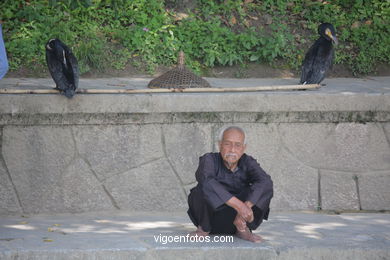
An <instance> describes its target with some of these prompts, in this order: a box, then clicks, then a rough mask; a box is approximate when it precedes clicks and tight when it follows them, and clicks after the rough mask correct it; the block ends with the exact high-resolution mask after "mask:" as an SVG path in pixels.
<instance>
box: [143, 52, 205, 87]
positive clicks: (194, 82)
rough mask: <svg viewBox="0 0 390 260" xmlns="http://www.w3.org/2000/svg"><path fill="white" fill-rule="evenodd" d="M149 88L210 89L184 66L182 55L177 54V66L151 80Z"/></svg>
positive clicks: (180, 53) (181, 53)
mask: <svg viewBox="0 0 390 260" xmlns="http://www.w3.org/2000/svg"><path fill="white" fill-rule="evenodd" d="M148 87H149V88H210V87H211V86H210V84H209V83H208V82H207V81H206V80H204V79H202V78H201V77H199V76H197V75H195V74H194V73H193V72H192V71H190V70H189V69H188V68H187V67H186V66H185V65H184V53H183V52H182V51H180V52H179V57H178V61H177V66H176V67H175V68H173V69H171V70H169V71H167V72H165V73H164V74H162V75H161V76H159V77H157V78H155V79H153V80H151V81H150V82H149V84H148Z"/></svg>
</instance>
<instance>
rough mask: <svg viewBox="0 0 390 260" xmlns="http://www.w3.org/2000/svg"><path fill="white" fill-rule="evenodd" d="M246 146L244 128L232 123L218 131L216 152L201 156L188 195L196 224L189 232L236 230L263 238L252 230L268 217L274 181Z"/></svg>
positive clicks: (255, 239) (257, 239)
mask: <svg viewBox="0 0 390 260" xmlns="http://www.w3.org/2000/svg"><path fill="white" fill-rule="evenodd" d="M245 149H246V141H245V132H244V130H243V129H241V128H240V127H236V126H231V127H228V128H226V129H224V130H223V131H222V132H221V134H220V137H219V153H207V154H205V155H203V156H202V157H200V159H199V166H198V169H197V171H196V173H195V177H196V180H197V181H198V185H197V186H196V187H194V188H192V189H191V192H190V194H189V196H188V204H189V209H188V215H189V217H190V218H191V220H192V222H193V223H194V225H195V226H196V227H197V230H196V231H195V232H193V233H191V234H192V235H198V236H207V235H208V234H210V233H211V234H236V235H237V236H238V237H239V238H241V239H245V240H249V241H252V242H261V241H262V238H261V237H260V236H258V235H255V234H253V233H252V230H254V229H256V228H257V227H258V226H260V224H261V223H262V221H263V219H267V218H268V213H269V204H270V201H271V198H272V196H273V183H272V180H271V178H270V176H269V175H267V174H266V173H265V172H264V170H263V169H262V168H261V167H260V165H259V164H258V163H257V161H256V160H255V159H254V158H252V157H251V156H249V155H247V154H245V153H244V151H245Z"/></svg>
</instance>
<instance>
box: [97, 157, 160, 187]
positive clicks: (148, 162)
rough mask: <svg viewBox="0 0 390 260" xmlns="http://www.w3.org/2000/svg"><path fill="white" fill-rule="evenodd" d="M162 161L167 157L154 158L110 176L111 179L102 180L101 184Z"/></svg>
mask: <svg viewBox="0 0 390 260" xmlns="http://www.w3.org/2000/svg"><path fill="white" fill-rule="evenodd" d="M161 159H165V156H160V157H156V158H152V159H150V160H147V161H145V162H143V163H140V164H137V165H136V166H133V167H130V168H128V169H126V170H125V171H122V172H119V173H115V174H112V175H110V176H109V177H106V178H102V179H101V181H100V182H102V183H103V182H106V181H107V180H109V179H112V178H114V177H116V176H119V175H121V174H124V173H126V172H128V171H131V170H134V169H137V168H139V167H142V166H144V165H147V164H150V163H153V162H155V161H158V160H161Z"/></svg>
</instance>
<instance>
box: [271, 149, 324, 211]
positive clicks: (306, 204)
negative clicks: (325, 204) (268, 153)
mask: <svg viewBox="0 0 390 260" xmlns="http://www.w3.org/2000/svg"><path fill="white" fill-rule="evenodd" d="M268 174H270V175H271V178H272V180H273V182H274V197H273V199H272V200H271V208H272V209H278V210H299V209H309V210H315V209H316V208H317V206H318V170H316V169H313V168H311V167H309V166H306V165H305V164H303V163H302V162H300V161H299V160H298V159H297V158H296V157H295V155H294V154H291V153H290V152H288V151H287V150H286V149H285V148H284V149H282V150H281V151H280V152H279V155H278V156H277V157H276V158H275V159H274V160H273V165H272V166H271V168H270V169H269V170H268Z"/></svg>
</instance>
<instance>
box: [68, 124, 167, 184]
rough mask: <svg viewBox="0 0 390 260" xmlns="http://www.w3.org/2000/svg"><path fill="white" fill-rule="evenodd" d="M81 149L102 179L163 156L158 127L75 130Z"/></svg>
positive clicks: (78, 147) (127, 126)
mask: <svg viewBox="0 0 390 260" xmlns="http://www.w3.org/2000/svg"><path fill="white" fill-rule="evenodd" d="M73 131H74V135H75V140H76V143H77V149H78V151H79V154H80V156H81V157H83V158H84V159H85V160H86V161H87V162H88V163H89V164H90V165H91V167H92V169H93V170H94V171H95V173H96V175H97V176H98V178H99V180H104V179H106V178H109V177H110V176H112V175H115V174H118V173H121V172H125V171H128V170H129V169H131V168H134V167H137V166H138V165H140V164H143V163H147V162H149V161H153V160H155V159H157V158H161V157H163V151H162V145H161V129H160V127H158V126H156V125H100V126H77V127H73Z"/></svg>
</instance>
